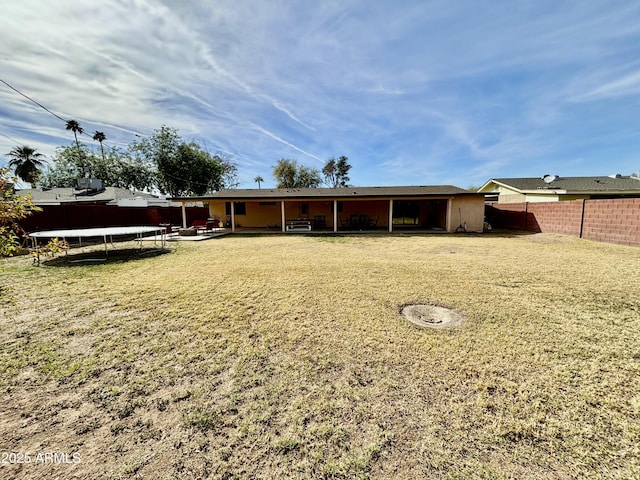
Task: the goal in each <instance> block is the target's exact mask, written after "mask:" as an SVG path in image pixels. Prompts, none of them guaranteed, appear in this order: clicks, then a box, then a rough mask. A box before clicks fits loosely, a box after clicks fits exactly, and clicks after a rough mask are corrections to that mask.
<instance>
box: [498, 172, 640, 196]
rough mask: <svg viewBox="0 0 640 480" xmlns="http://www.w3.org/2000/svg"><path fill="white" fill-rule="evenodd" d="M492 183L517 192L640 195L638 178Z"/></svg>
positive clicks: (529, 180) (569, 178)
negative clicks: (549, 191) (630, 193)
mask: <svg viewBox="0 0 640 480" xmlns="http://www.w3.org/2000/svg"><path fill="white" fill-rule="evenodd" d="M490 182H495V183H500V184H503V185H506V186H509V187H513V188H515V189H517V190H520V191H523V190H527V191H528V190H536V191H540V190H543V191H544V190H551V191H554V190H565V191H566V192H581V193H589V192H595V193H597V192H637V193H640V179H638V178H636V177H627V176H616V177H557V178H556V179H555V180H553V181H552V182H550V183H547V182H545V181H544V180H543V179H542V178H539V177H536V178H493V179H491V180H490ZM488 183H489V182H488Z"/></svg>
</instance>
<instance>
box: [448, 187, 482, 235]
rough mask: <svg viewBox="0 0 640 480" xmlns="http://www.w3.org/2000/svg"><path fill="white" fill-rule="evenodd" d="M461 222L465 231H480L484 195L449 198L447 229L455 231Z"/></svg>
mask: <svg viewBox="0 0 640 480" xmlns="http://www.w3.org/2000/svg"><path fill="white" fill-rule="evenodd" d="M461 223H462V225H463V226H464V225H466V229H467V232H482V231H483V224H484V197H482V196H479V197H455V198H453V200H451V215H450V224H449V231H450V232H455V231H456V228H457V227H458V226H459V225H460V224H461Z"/></svg>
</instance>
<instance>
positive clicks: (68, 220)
mask: <svg viewBox="0 0 640 480" xmlns="http://www.w3.org/2000/svg"><path fill="white" fill-rule="evenodd" d="M181 210H182V209H181V208H180V207H118V206H111V205H48V206H44V207H42V212H38V213H34V214H33V215H31V216H29V217H27V218H25V219H24V220H22V221H20V222H19V223H20V226H21V227H22V228H24V229H25V230H26V231H27V232H36V231H42V230H59V229H70V228H91V227H123V226H129V225H159V224H160V223H171V224H172V225H182V212H181ZM208 216H209V209H208V208H207V207H187V225H191V224H193V220H196V219H206V218H207V217H208Z"/></svg>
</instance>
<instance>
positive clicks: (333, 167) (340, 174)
mask: <svg viewBox="0 0 640 480" xmlns="http://www.w3.org/2000/svg"><path fill="white" fill-rule="evenodd" d="M349 170H351V165H349V159H348V158H347V157H345V156H344V155H343V156H341V157H338V160H336V159H335V158H333V157H331V158H330V159H329V160H327V163H325V165H324V167H322V175H323V176H324V181H325V183H326V184H327V185H328V186H329V187H331V188H344V187H348V186H349V185H348V182H349Z"/></svg>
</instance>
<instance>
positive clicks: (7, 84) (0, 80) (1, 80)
mask: <svg viewBox="0 0 640 480" xmlns="http://www.w3.org/2000/svg"><path fill="white" fill-rule="evenodd" d="M0 82H2V83H4V84H5V85H6V86H7V87H9V88H10V89H11V90H13V91H14V92H16V93H18V94H20V95H22V96H23V97H24V98H26V99H28V100H30V101H31V102H33V103H35V104H36V105H38V106H39V107H40V108H42V109H44V110H46V111H47V112H49V113H50V114H51V115H53V116H54V117H56V118H59V119H60V120H62V121H63V122H66V121H67V120H65V119H64V118H62V117H61V116H60V115H58V114H57V113H53V112H52V111H51V110H49V109H48V108H47V107H45V106H44V105H42V104H41V103H38V102H36V101H35V100H34V99H33V98H31V97H30V96H29V95H25V94H24V93H22V92H21V91H20V90H18V89H17V88H15V87H14V86H13V85H10V84H9V83H7V82H6V81H4V80H3V79H2V78H0Z"/></svg>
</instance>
